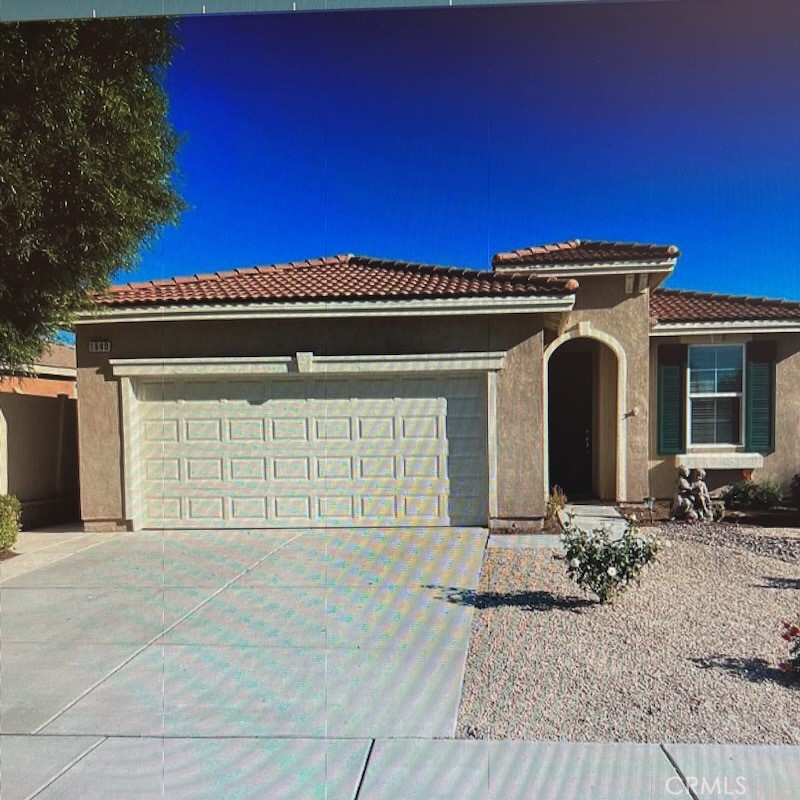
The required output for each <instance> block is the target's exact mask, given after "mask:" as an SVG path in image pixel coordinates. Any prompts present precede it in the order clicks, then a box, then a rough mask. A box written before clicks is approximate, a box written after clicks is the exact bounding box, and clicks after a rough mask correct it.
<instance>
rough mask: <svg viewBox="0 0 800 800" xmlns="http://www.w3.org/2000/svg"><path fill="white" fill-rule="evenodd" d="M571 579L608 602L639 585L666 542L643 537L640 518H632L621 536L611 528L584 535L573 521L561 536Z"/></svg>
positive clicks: (569, 521) (567, 525)
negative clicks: (644, 569) (629, 588)
mask: <svg viewBox="0 0 800 800" xmlns="http://www.w3.org/2000/svg"><path fill="white" fill-rule="evenodd" d="M561 541H562V544H563V545H564V553H565V556H564V557H565V560H566V564H567V575H569V577H570V578H572V579H573V580H575V581H576V582H577V584H578V586H580V587H581V589H583V590H584V591H587V590H588V591H590V592H592V593H594V594H595V595H597V598H598V599H599V600H600V602H601V603H605V602H608V601H609V600H611V599H612V598H613V597H614V596H615V595H616V594H619V593H620V592H622V591H624V590H625V589H627V588H628V587H629V586H630V585H631V584H638V582H639V578H640V575H641V572H642V569H643V568H644V567H645V566H646V565H647V564H649V563H650V562H652V561H653V560H654V559H655V557H656V555H657V554H658V551H659V548H660V547H662V546H663V545H662V542H661V541H660V540H659V539H657V538H656V537H655V536H650V535H645V534H642V533H640V531H639V527H638V523H637V520H636V517H635V516H634V517H631V518H630V519H629V520H628V521H627V523H626V526H625V530H624V532H623V533H622V534H621V535H619V534H618V535H614V534H613V533H612V531H611V529H610V528H609V527H608V526H603V527H602V528H595V529H594V530H592V531H584V530H582V529H581V528H579V527H577V525H575V524H574V523H573V521H572V519H571V518H570V519H569V520H568V521H567V523H566V524H565V525H564V532H563V534H562V535H561Z"/></svg>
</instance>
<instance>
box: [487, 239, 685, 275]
mask: <svg viewBox="0 0 800 800" xmlns="http://www.w3.org/2000/svg"><path fill="white" fill-rule="evenodd" d="M679 255H680V252H679V250H678V248H677V247H675V246H674V245H656V244H638V243H637V242H601V241H589V240H586V239H572V240H571V241H569V242H556V243H555V244H545V245H539V246H535V247H523V248H522V249H521V250H510V251H508V252H506V253H496V254H495V256H494V257H493V258H492V266H494V267H501V268H502V267H513V266H529V265H536V264H538V265H542V266H558V265H561V264H602V263H613V264H616V263H619V262H620V261H659V260H664V259H673V258H677V257H678V256H679Z"/></svg>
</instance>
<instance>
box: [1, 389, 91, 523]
mask: <svg viewBox="0 0 800 800" xmlns="http://www.w3.org/2000/svg"><path fill="white" fill-rule="evenodd" d="M77 483H78V480H77V442H76V408H75V400H72V399H70V398H68V397H66V396H61V397H35V396H32V395H25V394H15V393H12V392H0V493H2V494H5V493H9V494H13V495H15V496H16V497H17V498H19V500H20V501H21V502H22V507H23V520H22V521H23V525H24V526H25V527H32V526H37V525H40V524H46V523H50V522H61V521H70V520H73V519H74V518H75V514H76V511H77V507H76V506H77V502H76V501H77Z"/></svg>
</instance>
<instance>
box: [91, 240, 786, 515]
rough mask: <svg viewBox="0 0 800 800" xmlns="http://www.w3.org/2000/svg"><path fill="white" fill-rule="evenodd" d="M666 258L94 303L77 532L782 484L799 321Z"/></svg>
mask: <svg viewBox="0 0 800 800" xmlns="http://www.w3.org/2000/svg"><path fill="white" fill-rule="evenodd" d="M678 257H679V253H678V250H677V249H676V248H675V247H673V246H656V245H643V244H624V243H618V242H598V241H580V240H575V241H569V242H564V243H560V244H553V245H546V246H540V247H527V248H524V249H521V250H515V251H512V252H506V253H499V254H497V255H496V256H495V257H494V259H493V264H492V267H493V268H492V270H473V269H453V268H445V267H439V266H428V265H422V264H412V263H406V262H401V261H389V260H381V259H375V258H365V257H361V256H353V255H343V256H336V257H333V258H322V259H312V260H308V261H300V262H293V263H288V264H277V265H273V266H266V267H256V268H252V269H236V270H231V271H227V272H216V273H211V274H204V275H194V276H190V277H182V278H172V279H169V280H163V281H149V282H145V283H130V284H126V285H121V286H114V287H112V288H111V289H110V290H109V291H108V292H107V293H105V294H103V295H101V296H98V297H97V298H96V300H97V313H96V314H86V315H84V316H83V317H82V318H81V319H80V320H79V323H78V325H77V353H78V397H79V431H80V475H81V506H82V515H83V520H84V523H85V526H86V528H87V529H122V528H128V529H133V530H136V529H139V528H152V527H167V528H172V527H200V528H208V527H232V528H236V527H273V526H274V527H281V526H287V527H289V526H308V525H312V526H328V525H330V526H336V525H364V526H369V525H418V524H452V525H487V524H489V523H493V522H494V521H498V522H499V523H500V524H502V523H503V522H511V521H516V522H518V523H525V522H527V521H529V520H533V519H536V518H538V517H540V516H541V515H542V513H543V511H544V507H545V501H546V497H547V495H548V492H549V490H550V487H552V486H553V485H554V484H558V485H560V486H562V487H563V488H564V489H565V491H566V492H567V494H568V495H569V496H570V497H572V498H580V497H597V498H601V499H609V500H618V501H641V500H642V499H643V498H645V497H647V496H656V497H662V498H663V497H669V496H670V495H671V494H672V491H673V484H674V480H675V472H676V467H677V466H678V465H680V464H686V465H688V466H690V467H692V466H702V467H704V468H706V469H707V470H708V471H709V476H710V477H711V479H712V481H716V482H717V483H719V482H722V481H728V480H730V478H731V477H736V476H741V475H742V474H750V472H751V471H755V474H756V477H762V476H763V477H773V478H777V479H779V480H780V481H781V482H783V483H784V484H788V482H789V480H790V479H791V477H792V475H793V474H794V473H795V472H796V471H798V470H800V433H798V429H797V420H798V419H800V391H799V390H800V303H791V302H784V301H778V300H766V299H752V298H745V297H729V296H724V295H716V294H700V293H697V292H687V291H678V290H671V289H661V288H659V287H660V285H661V284H662V283H663V281H664V280H665V279H666V278H667V277H668V276H669V275H670V274H671V273H672V271H673V270H674V268H675V264H676V262H677V259H678Z"/></svg>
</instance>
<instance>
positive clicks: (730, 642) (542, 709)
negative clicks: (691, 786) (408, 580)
mask: <svg viewBox="0 0 800 800" xmlns="http://www.w3.org/2000/svg"><path fill="white" fill-rule="evenodd" d="M671 528H672V526H669V528H666V527H665V528H664V529H662V534H664V535H665V536H666V537H668V538H669V539H671V540H672V547H671V548H669V549H664V550H663V551H662V552H661V553H660V554H659V560H658V563H656V564H655V565H654V566H653V567H652V568H650V569H648V570H646V572H645V574H644V580H643V582H642V585H641V586H640V587H638V588H635V589H632V590H631V591H629V592H627V593H626V594H624V595H622V596H620V597H618V598H617V599H616V600H615V601H614V602H613V603H612V604H610V605H605V606H600V605H598V604H595V603H594V602H593V601H592V599H591V598H590V597H589V596H586V595H583V593H581V592H580V590H579V589H578V588H577V587H576V585H575V584H574V583H573V582H572V581H570V580H569V579H568V578H567V577H566V574H565V565H564V563H563V561H560V560H554V559H553V557H552V555H551V554H550V553H548V552H547V551H545V550H499V549H489V550H487V552H486V556H485V560H484V564H483V570H482V574H481V581H480V585H479V589H478V591H477V592H475V593H463V592H459V591H458V590H455V589H454V590H451V591H450V592H449V593H448V599H449V600H450V601H451V602H457V603H469V604H471V605H474V606H475V607H476V614H475V619H474V623H473V631H472V640H471V645H470V650H469V654H468V657H467V665H466V671H465V678H464V688H463V694H462V699H461V706H460V710H459V720H458V727H457V733H456V735H457V736H459V737H466V738H485V737H490V738H495V739H508V738H514V739H519V738H525V739H561V740H570V741H623V740H624V741H637V742H663V741H672V742H729V743H748V744H756V743H764V744H800V726H798V719H797V708H798V702H799V701H800V681H798V679H797V678H796V677H794V676H791V675H787V674H786V673H783V672H781V671H780V670H779V669H778V663H779V662H780V661H782V660H784V659H785V657H786V649H785V647H783V646H782V644H785V643H783V642H782V640H781V638H780V631H781V622H782V621H783V620H784V619H786V618H787V617H793V616H794V615H795V614H796V612H797V610H798V606H800V567H799V566H798V563H797V562H796V561H790V560H789V559H784V560H780V559H778V558H772V557H770V558H767V557H765V556H763V555H756V554H754V553H752V552H746V551H745V550H746V548H742V549H733V548H732V547H730V546H727V545H726V546H720V543H719V542H714V541H713V539H712V540H709V541H686V540H684V539H686V538H688V536H689V535H688V534H686V535H685V536H683V535H682V534H681V532H678V533H677V534H675V535H673V533H672V532H671V531H670V529H671ZM774 533H775V531H770V532H769V534H770V535H772V534H774ZM697 535H699V532H698V534H697ZM787 538H791V537H787Z"/></svg>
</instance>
